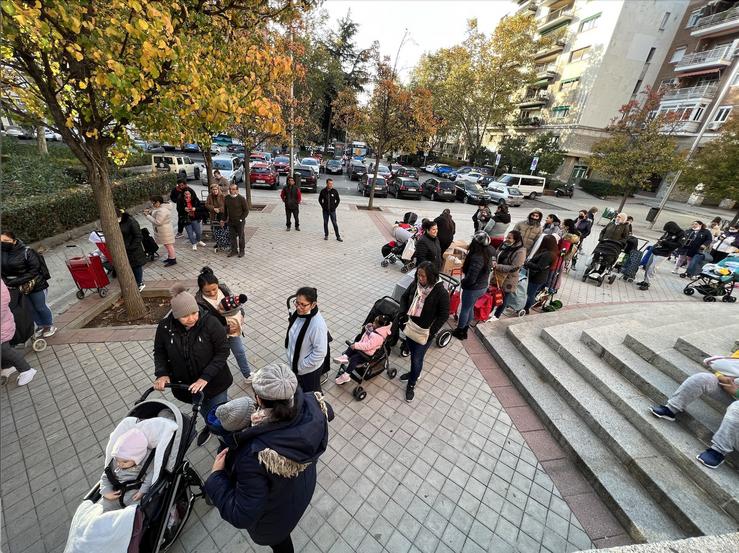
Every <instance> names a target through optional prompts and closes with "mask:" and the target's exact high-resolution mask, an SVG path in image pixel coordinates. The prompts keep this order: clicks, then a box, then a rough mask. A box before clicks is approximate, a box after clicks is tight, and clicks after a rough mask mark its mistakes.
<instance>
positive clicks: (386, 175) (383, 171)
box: [367, 163, 393, 180]
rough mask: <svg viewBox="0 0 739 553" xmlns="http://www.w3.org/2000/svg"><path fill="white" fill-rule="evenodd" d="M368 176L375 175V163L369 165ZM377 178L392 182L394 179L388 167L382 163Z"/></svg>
mask: <svg viewBox="0 0 739 553" xmlns="http://www.w3.org/2000/svg"><path fill="white" fill-rule="evenodd" d="M367 174H368V175H374V174H375V164H374V163H370V164H369V167H368V168H367ZM377 176H378V177H384V178H385V180H390V179H391V178H392V177H393V174H392V172H391V171H390V168H389V167H388V166H387V165H383V164H382V163H380V164H379V166H378V169H377Z"/></svg>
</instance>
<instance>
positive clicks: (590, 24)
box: [580, 14, 600, 33]
mask: <svg viewBox="0 0 739 553" xmlns="http://www.w3.org/2000/svg"><path fill="white" fill-rule="evenodd" d="M599 19H600V14H596V15H592V16H590V17H588V18H587V19H583V22H582V23H580V32H581V33H584V32H585V31H589V30H590V29H595V28H596V27H597V26H598V20H599Z"/></svg>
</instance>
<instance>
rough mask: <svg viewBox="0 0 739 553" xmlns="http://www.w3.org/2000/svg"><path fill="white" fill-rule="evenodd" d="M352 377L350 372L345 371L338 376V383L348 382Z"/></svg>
mask: <svg viewBox="0 0 739 553" xmlns="http://www.w3.org/2000/svg"><path fill="white" fill-rule="evenodd" d="M351 379H352V377H351V375H350V374H349V373H343V374H342V375H340V376H337V377H336V383H337V384H346V383H347V382H349V381H350V380H351Z"/></svg>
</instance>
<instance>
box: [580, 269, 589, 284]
mask: <svg viewBox="0 0 739 553" xmlns="http://www.w3.org/2000/svg"><path fill="white" fill-rule="evenodd" d="M581 280H582V281H583V282H585V281H586V280H588V272H587V271H585V272H584V273H583V275H582V279H581Z"/></svg>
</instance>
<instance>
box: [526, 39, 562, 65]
mask: <svg viewBox="0 0 739 553" xmlns="http://www.w3.org/2000/svg"><path fill="white" fill-rule="evenodd" d="M566 44H567V38H566V37H565V36H564V35H562V36H560V37H557V38H556V39H555V40H554V42H553V43H552V45H551V46H549V47H548V48H543V49H541V50H539V51H538V52H536V53H535V54H534V59H535V60H538V59H542V58H548V57H549V56H553V55H555V54H559V53H560V52H561V51H562V50H564V48H565V45H566Z"/></svg>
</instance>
